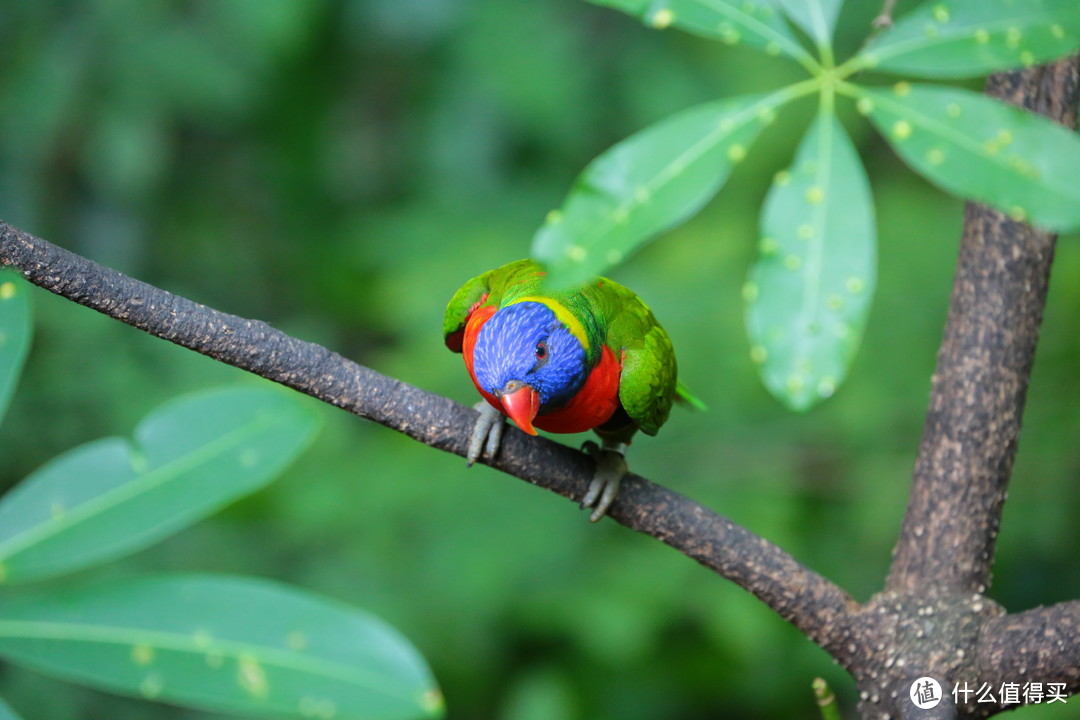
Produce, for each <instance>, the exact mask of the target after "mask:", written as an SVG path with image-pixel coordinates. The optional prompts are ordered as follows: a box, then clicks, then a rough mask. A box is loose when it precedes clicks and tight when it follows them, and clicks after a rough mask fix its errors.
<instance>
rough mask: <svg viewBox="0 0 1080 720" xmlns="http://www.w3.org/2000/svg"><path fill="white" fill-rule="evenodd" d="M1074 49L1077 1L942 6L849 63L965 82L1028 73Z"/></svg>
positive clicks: (924, 10)
mask: <svg viewBox="0 0 1080 720" xmlns="http://www.w3.org/2000/svg"><path fill="white" fill-rule="evenodd" d="M1077 47H1080V2H1077V0H943V1H942V2H928V3H926V4H925V5H922V6H921V7H919V8H918V9H916V10H915V11H914V12H912V13H910V14H909V15H906V16H904V17H903V18H901V19H900V20H899V21H898V22H897V23H896V25H895V26H894V27H893V28H892V29H891V30H889V31H888V32H885V33H883V34H882V35H879V36H878V37H877V38H875V39H874V40H873V42H871V43H870V44H869V45H868V46H867V47H866V48H865V49H864V50H863V52H861V53H860V54H859V56H858V57H856V58H855V59H853V60H852V63H854V64H855V65H857V66H859V67H864V68H876V69H878V70H888V71H892V72H899V73H905V74H909V75H916V76H919V77H931V78H964V77H977V76H980V75H987V74H989V73H991V72H995V71H997V70H1005V69H1008V68H1019V67H1031V66H1032V65H1036V64H1038V63H1041V62H1045V61H1047V60H1052V59H1054V58H1058V57H1061V56H1063V55H1068V54H1069V53H1071V52H1073V51H1075V50H1076V49H1077Z"/></svg>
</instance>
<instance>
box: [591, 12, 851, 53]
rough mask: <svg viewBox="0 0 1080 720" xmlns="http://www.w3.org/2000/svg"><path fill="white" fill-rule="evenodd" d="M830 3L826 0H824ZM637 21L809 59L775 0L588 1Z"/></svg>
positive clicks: (731, 43)
mask: <svg viewBox="0 0 1080 720" xmlns="http://www.w3.org/2000/svg"><path fill="white" fill-rule="evenodd" d="M827 1H830V0H827ZM590 2H593V3H595V4H596V5H605V6H607V7H613V8H616V9H618V10H622V11H623V12H625V13H627V14H629V15H633V16H635V17H638V18H641V20H642V22H644V23H645V24H646V25H648V26H650V27H654V28H657V29H663V28H666V27H669V26H670V27H677V28H681V29H683V30H686V31H688V32H692V33H694V34H696V35H701V36H703V37H707V38H712V39H715V40H720V41H721V42H725V43H727V44H729V45H736V44H740V43H743V44H746V45H749V46H751V47H756V48H759V49H762V50H764V51H765V52H767V53H769V54H770V55H780V54H784V55H787V56H789V57H792V58H795V59H797V60H799V61H801V62H809V63H813V62H814V61H813V58H812V57H811V56H810V54H809V53H807V52H806V49H805V48H803V46H802V45H800V44H799V42H798V41H797V40H796V39H795V36H794V35H792V34H791V30H790V29H788V26H787V25H786V24H785V23H784V18H783V16H782V14H781V13H780V11H779V10H778V8H777V7H776V3H775V0H590Z"/></svg>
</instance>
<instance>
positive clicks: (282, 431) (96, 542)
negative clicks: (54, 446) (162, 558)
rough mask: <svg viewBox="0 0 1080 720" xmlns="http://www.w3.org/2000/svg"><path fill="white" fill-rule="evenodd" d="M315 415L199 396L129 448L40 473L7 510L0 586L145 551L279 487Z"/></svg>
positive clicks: (278, 405) (286, 402)
mask: <svg viewBox="0 0 1080 720" xmlns="http://www.w3.org/2000/svg"><path fill="white" fill-rule="evenodd" d="M316 425H317V421H316V417H315V416H314V415H313V414H312V413H311V411H310V410H308V409H307V408H306V407H305V406H303V405H302V404H300V403H299V402H298V401H297V399H296V398H293V397H290V396H289V395H287V394H285V393H283V392H281V391H277V390H268V389H264V388H249V387H244V388H226V389H218V390H211V391H205V392H199V393H193V394H191V395H187V396H184V397H181V398H178V399H176V400H173V401H171V402H168V403H166V404H164V405H162V406H161V407H159V408H158V409H156V410H155V411H154V412H152V413H150V415H148V416H147V417H146V418H144V419H143V420H142V422H140V423H139V426H138V427H137V428H136V429H135V443H134V446H133V445H132V444H131V443H129V442H128V441H127V440H124V439H122V438H106V439H103V440H97V441H94V442H91V443H87V444H86V445H83V446H81V447H78V448H75V449H74V450H71V451H69V452H67V453H64V454H63V455H60V456H59V457H57V458H55V459H53V460H52V461H50V462H49V463H47V464H46V465H44V466H42V467H41V468H39V469H38V470H37V471H35V472H34V473H33V474H31V475H30V476H29V477H28V478H26V479H25V480H24V481H23V482H22V483H20V484H19V485H18V486H17V487H16V488H15V489H13V490H12V491H11V492H10V493H9V494H8V495H7V496H6V497H5V498H4V499H3V501H2V502H0V579H2V580H4V581H6V582H21V581H26V580H33V579H37V578H42V577H48V576H52V575H58V574H61V573H65V572H71V571H72V570H76V569H79V568H83V567H87V566H89V565H93V564H95V563H99V562H102V561H104V560H108V559H112V558H115V557H118V556H120V555H124V554H127V553H131V552H134V551H136V550H140V549H142V548H144V547H146V546H148V545H151V544H153V543H154V542H156V541H158V540H160V539H161V538H164V537H166V536H168V535H171V534H172V533H175V532H177V531H179V530H180V529H182V528H184V527H186V526H187V525H190V524H191V523H193V522H195V521H196V520H199V519H200V518H203V517H206V516H207V515H210V514H211V513H213V512H214V511H216V510H217V509H219V508H220V507H222V506H223V505H225V504H227V503H229V502H232V501H233V500H235V499H237V498H239V497H242V496H243V495H246V494H248V493H251V492H253V491H255V490H257V489H258V488H260V487H262V486H263V485H265V484H267V483H268V482H270V480H272V479H273V478H274V477H275V476H276V475H277V474H278V473H280V472H281V470H282V469H283V468H284V467H285V466H286V465H287V464H288V463H289V462H291V461H292V460H293V459H294V458H295V457H296V456H297V455H298V454H299V453H300V452H301V450H303V449H304V447H306V445H307V443H308V442H309V440H310V439H311V437H312V436H313V434H314V431H315V428H316Z"/></svg>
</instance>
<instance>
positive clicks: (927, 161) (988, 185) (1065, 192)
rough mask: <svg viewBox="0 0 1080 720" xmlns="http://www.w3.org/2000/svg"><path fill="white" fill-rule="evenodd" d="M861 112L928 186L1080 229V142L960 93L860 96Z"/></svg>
mask: <svg viewBox="0 0 1080 720" xmlns="http://www.w3.org/2000/svg"><path fill="white" fill-rule="evenodd" d="M858 93H859V94H860V95H861V98H860V100H859V102H858V107H859V109H860V111H862V112H863V113H864V114H867V115H869V117H870V119H871V120H872V121H873V122H874V124H875V125H876V126H877V127H878V129H879V130H880V131H881V132H882V134H883V135H884V136H885V138H886V139H887V140H888V141H889V143H890V144H892V146H893V148H894V149H895V150H896V151H897V153H899V154H900V156H901V157H903V158H904V160H906V161H907V163H908V164H909V165H910V166H911V167H912V168H914V169H915V170H917V171H918V172H919V173H921V174H922V175H924V176H926V177H927V178H928V179H929V180H930V181H931V182H934V183H935V184H937V185H939V186H941V187H942V188H944V189H946V190H948V191H950V192H953V193H956V194H957V195H960V196H962V197H965V198H970V199H973V200H979V201H982V202H986V203H989V204H990V205H993V206H995V207H997V208H998V209H1000V210H1002V211H1003V212H1006V213H1008V214H1009V215H1010V216H1012V217H1013V218H1014V219H1016V220H1029V221H1031V222H1033V223H1034V224H1036V225H1039V226H1041V227H1043V228H1046V229H1048V230H1057V231H1068V230H1071V229H1075V228H1077V227H1080V170H1078V168H1080V137H1078V136H1077V135H1076V134H1075V133H1073V132H1070V131H1069V130H1067V129H1065V128H1064V127H1062V126H1060V125H1057V124H1056V123H1053V122H1051V121H1050V120H1047V119H1046V118H1044V117H1041V116H1039V115H1035V114H1033V113H1029V112H1025V111H1023V110H1020V109H1017V108H1015V107H1012V106H1011V105H1006V104H1005V103H1003V102H999V101H997V100H994V99H993V98H989V97H987V96H985V95H982V94H979V93H976V92H971V91H969V90H962V89H959V88H950V87H939V86H930V85H923V86H918V85H908V84H907V83H900V84H899V85H897V86H896V87H895V88H894V89H893V90H891V91H889V90H867V89H861V90H859V91H858Z"/></svg>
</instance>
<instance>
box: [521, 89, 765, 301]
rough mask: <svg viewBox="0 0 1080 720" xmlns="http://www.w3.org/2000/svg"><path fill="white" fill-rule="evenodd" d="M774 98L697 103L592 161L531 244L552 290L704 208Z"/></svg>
mask: <svg viewBox="0 0 1080 720" xmlns="http://www.w3.org/2000/svg"><path fill="white" fill-rule="evenodd" d="M773 97H774V96H768V97H766V96H761V95H744V96H740V97H736V98H732V99H730V100H723V101H718V102H711V103H707V104H705V105H699V106H697V107H694V108H691V109H689V110H685V111H683V112H681V113H678V114H676V115H673V116H671V117H669V118H666V119H665V120H663V121H661V122H659V123H657V124H656V125H653V126H651V127H649V128H646V129H645V130H642V131H641V132H639V133H637V134H636V135H632V136H631V137H629V138H627V139H626V140H623V141H622V142H620V143H619V144H617V145H615V146H614V147H612V148H611V149H609V150H607V151H606V152H604V153H603V154H602V155H600V156H599V157H597V158H596V159H595V160H593V161H592V163H590V164H589V166H588V167H587V168H585V170H584V171H583V172H582V174H581V175H579V176H578V178H577V180H576V181H575V182H574V186H573V187H572V188H571V190H570V193H569V195H568V196H567V198H566V201H565V203H564V204H563V206H562V208H561V209H560V210H554V211H552V212H551V213H550V214H549V215H548V218H547V222H546V223H545V224H544V225H543V226H542V227H541V228H540V229H539V230H538V231H537V233H536V236H535V237H534V238H533V246H532V252H533V257H534V258H536V259H537V260H539V261H541V262H543V263H545V264H546V265H547V266H548V270H549V273H550V276H549V279H550V282H551V284H552V285H555V286H568V285H573V284H577V283H580V282H584V281H586V280H588V279H589V278H590V277H592V276H594V275H597V274H599V273H601V272H603V271H604V269H605V268H607V267H609V266H611V265H614V264H616V263H618V262H620V261H621V260H622V259H623V258H624V257H626V256H627V255H628V254H629V253H630V252H632V251H633V250H634V249H635V248H637V247H638V245H640V244H641V243H643V242H645V241H646V240H648V239H649V238H650V237H652V236H653V235H655V234H656V233H659V232H661V231H663V230H666V229H668V228H671V227H673V226H674V225H677V224H678V223H680V222H683V221H684V220H686V219H687V218H689V217H690V216H691V215H693V214H694V213H696V212H697V211H698V210H699V209H701V207H702V205H704V204H705V203H706V202H708V201H709V199H710V198H712V197H713V195H715V194H716V192H717V190H719V189H720V186H721V185H722V184H723V183H724V180H726V179H727V176H728V174H729V173H730V172H731V170H732V168H733V167H734V166H735V164H736V163H738V162H739V161H741V160H742V159H743V158H744V157H745V156H746V153H747V150H748V148H749V147H750V145H751V143H753V141H754V139H755V138H756V137H757V135H758V133H759V132H760V131H761V129H762V128H763V127H764V126H765V125H766V124H767V123H768V122H769V121H770V120H771V118H772V117H773V116H774V113H775V109H774V103H775V102H778V101H775V100H772V99H771V98H773Z"/></svg>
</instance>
